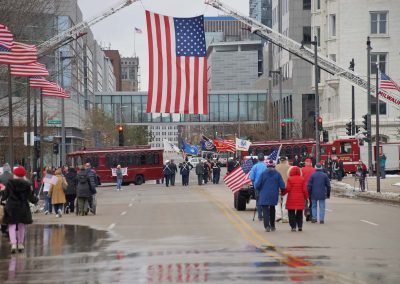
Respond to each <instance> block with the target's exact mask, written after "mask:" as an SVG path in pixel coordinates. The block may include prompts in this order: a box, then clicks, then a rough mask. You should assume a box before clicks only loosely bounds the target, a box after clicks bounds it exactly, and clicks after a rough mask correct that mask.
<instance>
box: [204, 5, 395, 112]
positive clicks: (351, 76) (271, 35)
mask: <svg viewBox="0 0 400 284" xmlns="http://www.w3.org/2000/svg"><path fill="white" fill-rule="evenodd" d="M205 3H206V4H207V5H210V6H212V7H214V8H216V9H218V10H220V11H222V12H224V13H226V14H228V15H231V16H233V17H235V18H236V19H238V20H239V21H241V22H243V23H245V24H246V25H248V26H249V28H250V31H251V32H252V33H254V34H257V35H259V36H261V37H263V38H265V39H267V40H269V41H270V42H272V43H273V44H275V45H277V46H280V47H282V48H283V49H285V50H287V51H289V52H290V53H292V54H294V55H297V56H298V57H300V58H302V59H304V60H306V61H308V62H310V63H311V64H314V51H313V50H311V49H309V48H307V47H305V46H302V45H301V44H300V43H298V42H296V41H294V40H292V39H290V38H288V37H286V36H285V35H283V34H281V33H279V32H277V31H275V30H273V29H271V28H269V27H267V26H265V25H263V24H262V23H260V22H258V21H257V20H254V19H252V18H250V17H246V16H244V15H242V14H240V13H239V12H237V11H235V10H234V9H233V8H231V7H229V6H227V5H225V4H223V3H222V2H221V1H219V0H205ZM317 64H318V67H320V68H321V69H323V70H325V71H327V72H329V73H331V74H333V75H336V76H338V77H341V78H344V79H346V80H348V81H349V82H351V83H352V84H354V85H356V86H359V87H361V88H362V89H364V90H367V86H368V84H367V80H365V79H363V78H362V77H360V76H359V75H357V74H356V73H355V72H354V71H351V70H349V69H347V68H343V67H341V66H339V65H338V64H337V63H336V62H334V61H332V60H330V59H329V58H327V57H324V56H321V55H319V54H317ZM370 86H371V94H375V86H374V85H373V84H370ZM388 102H390V103H392V104H393V102H391V101H388ZM396 107H398V106H397V105H396Z"/></svg>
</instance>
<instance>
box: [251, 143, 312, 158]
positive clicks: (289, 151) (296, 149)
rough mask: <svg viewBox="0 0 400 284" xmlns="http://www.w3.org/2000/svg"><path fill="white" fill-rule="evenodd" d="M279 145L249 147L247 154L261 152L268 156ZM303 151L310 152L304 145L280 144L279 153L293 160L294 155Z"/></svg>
mask: <svg viewBox="0 0 400 284" xmlns="http://www.w3.org/2000/svg"><path fill="white" fill-rule="evenodd" d="M278 149H279V146H264V147H257V148H250V149H249V155H253V156H257V155H258V153H263V154H264V156H268V155H269V154H271V153H272V152H273V151H274V150H277V151H278ZM304 153H307V154H310V153H309V151H308V148H307V146H306V145H294V146H291V145H288V146H282V148H281V152H280V155H281V156H284V157H288V159H290V160H293V159H294V156H296V155H297V156H299V157H300V155H304Z"/></svg>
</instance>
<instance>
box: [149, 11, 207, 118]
mask: <svg viewBox="0 0 400 284" xmlns="http://www.w3.org/2000/svg"><path fill="white" fill-rule="evenodd" d="M146 22H147V36H148V49H149V88H148V99H147V108H146V111H147V112H151V113H184V114H207V113H208V102H207V54H206V41H205V35H204V17H203V16H198V17H194V18H174V17H168V16H163V15H159V14H155V13H152V12H150V11H146Z"/></svg>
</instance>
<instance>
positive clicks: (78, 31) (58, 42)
mask: <svg viewBox="0 0 400 284" xmlns="http://www.w3.org/2000/svg"><path fill="white" fill-rule="evenodd" d="M137 1H139V0H124V1H122V2H120V3H119V4H117V5H116V6H113V7H111V8H109V9H107V10H106V11H104V12H103V13H101V14H100V15H98V16H94V17H93V18H91V19H90V20H88V21H83V22H81V23H79V24H76V25H75V26H73V27H71V28H69V29H67V30H65V31H63V32H61V33H59V34H58V35H56V36H54V37H52V38H51V39H49V40H47V41H45V42H43V43H41V44H39V45H38V57H42V56H43V55H45V54H47V53H49V52H51V51H52V50H53V49H56V48H58V47H60V46H62V45H64V44H65V43H68V42H70V41H72V40H75V39H77V38H79V37H80V36H82V33H83V32H84V31H85V29H87V28H89V27H91V26H93V25H94V24H96V23H98V22H100V21H102V20H104V19H105V18H107V17H108V16H111V15H113V14H115V13H116V12H118V11H120V10H121V9H123V8H125V7H127V6H129V5H131V4H133V3H134V2H137Z"/></svg>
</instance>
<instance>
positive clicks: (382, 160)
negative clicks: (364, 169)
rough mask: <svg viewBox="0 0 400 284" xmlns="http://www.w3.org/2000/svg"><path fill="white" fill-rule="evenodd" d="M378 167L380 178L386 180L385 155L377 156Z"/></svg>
mask: <svg viewBox="0 0 400 284" xmlns="http://www.w3.org/2000/svg"><path fill="white" fill-rule="evenodd" d="M379 167H380V173H381V178H386V155H385V154H384V153H381V154H380V155H379Z"/></svg>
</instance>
